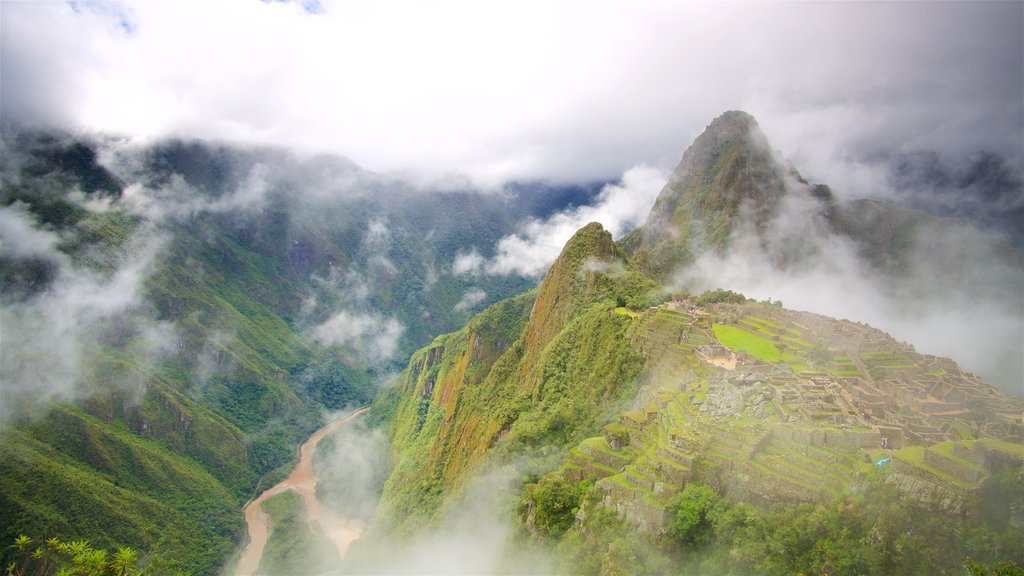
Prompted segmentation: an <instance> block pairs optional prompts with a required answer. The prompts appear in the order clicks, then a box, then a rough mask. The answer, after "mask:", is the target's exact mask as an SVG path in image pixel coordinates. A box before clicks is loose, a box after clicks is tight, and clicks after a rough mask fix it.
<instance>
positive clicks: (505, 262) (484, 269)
mask: <svg viewBox="0 0 1024 576" xmlns="http://www.w3.org/2000/svg"><path fill="white" fill-rule="evenodd" d="M664 185H665V176H664V174H662V172H661V171H659V170H657V169H655V168H652V167H650V166H634V167H633V168H630V169H629V170H627V171H626V172H624V173H623V174H622V178H621V180H620V181H619V182H617V183H613V184H607V185H605V186H604V187H603V188H602V189H601V192H600V193H599V194H598V195H597V197H596V198H595V199H594V201H593V203H592V204H588V205H582V206H573V207H570V208H568V209H566V210H562V211H560V212H557V213H555V214H552V215H551V216H549V217H547V218H545V219H537V218H533V219H529V220H527V221H526V222H523V223H522V224H521V225H520V229H519V231H518V232H516V233H515V234H509V235H507V236H504V237H503V238H501V239H500V240H499V241H498V242H497V244H496V246H495V247H494V252H495V254H494V256H493V257H492V258H490V259H485V258H484V257H483V256H481V255H480V253H479V252H478V251H477V250H476V248H472V249H471V250H469V251H463V252H460V253H459V254H458V255H457V256H456V258H455V260H454V262H453V263H452V269H453V271H454V272H455V273H456V274H481V273H483V274H491V275H508V274H522V275H526V276H539V275H542V274H544V273H545V272H546V271H547V269H548V267H549V266H551V263H552V262H554V261H555V258H557V257H558V255H559V253H561V252H562V248H563V247H565V243H566V242H568V241H569V239H570V238H572V235H573V234H575V233H576V231H577V230H579V229H580V228H582V227H583V226H586V225H587V224H588V223H590V222H600V223H601V224H602V225H603V226H604V228H605V230H607V231H608V232H610V233H611V234H612V236H613V237H615V238H619V237H621V236H622V235H623V234H624V233H626V232H628V231H629V230H632V229H633V228H635V227H637V226H638V225H640V224H642V223H643V221H644V219H645V218H646V217H647V213H648V212H650V210H651V206H653V205H654V200H655V199H656V198H657V196H658V193H659V192H660V191H661V188H662V187H663V186H664Z"/></svg>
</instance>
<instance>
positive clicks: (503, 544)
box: [352, 465, 555, 575]
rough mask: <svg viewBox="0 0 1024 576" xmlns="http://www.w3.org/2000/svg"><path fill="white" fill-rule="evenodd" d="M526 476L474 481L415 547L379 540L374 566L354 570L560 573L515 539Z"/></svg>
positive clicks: (485, 476)
mask: <svg viewBox="0 0 1024 576" xmlns="http://www.w3.org/2000/svg"><path fill="white" fill-rule="evenodd" d="M520 481H521V471H518V470H516V468H515V467H514V466H512V465H506V466H501V467H494V468H492V469H490V470H488V471H486V472H484V473H481V474H479V475H477V476H476V477H474V478H473V479H472V480H470V483H469V486H468V487H467V488H466V489H465V492H464V493H463V494H462V495H461V496H459V497H455V498H453V500H452V501H451V503H450V504H449V506H448V507H447V508H446V509H445V511H444V512H443V515H442V518H441V520H440V521H439V523H438V525H437V526H436V527H434V529H432V530H430V531H429V532H425V533H424V535H422V536H420V537H418V538H416V539H415V540H413V541H401V542H390V541H386V540H385V541H382V540H374V541H373V542H372V545H373V550H374V551H377V552H380V551H386V554H376V555H374V563H373V564H372V565H369V566H366V565H361V564H360V565H355V566H352V568H354V569H355V570H356V571H358V572H369V573H375V574H439V575H440V574H505V573H529V574H551V573H554V572H555V570H554V564H553V562H552V560H551V558H549V557H548V556H547V555H545V554H543V553H542V552H541V551H539V550H536V549H534V548H526V547H524V546H523V543H522V542H518V541H517V540H516V539H515V538H516V536H515V530H516V527H515V526H514V525H513V523H514V522H515V514H514V513H513V510H512V508H513V506H514V505H515V498H516V497H517V496H518V494H519V484H520Z"/></svg>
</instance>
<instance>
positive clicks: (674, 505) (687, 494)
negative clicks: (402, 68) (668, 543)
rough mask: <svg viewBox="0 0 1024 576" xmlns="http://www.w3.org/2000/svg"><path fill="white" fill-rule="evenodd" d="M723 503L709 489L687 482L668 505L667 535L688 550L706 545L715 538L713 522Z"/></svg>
mask: <svg viewBox="0 0 1024 576" xmlns="http://www.w3.org/2000/svg"><path fill="white" fill-rule="evenodd" d="M721 508H722V499H721V497H720V496H719V495H718V494H717V493H715V491H714V490H712V489H711V488H710V487H709V486H708V485H706V484H701V483H699V482H690V483H688V484H687V485H686V487H685V488H683V491H682V492H680V493H678V494H676V495H675V496H673V497H672V499H671V500H669V503H668V533H669V534H670V535H672V537H673V538H675V539H677V540H679V541H680V542H681V543H683V544H685V545H687V546H701V545H704V544H707V543H708V542H709V541H710V540H711V539H712V537H713V536H714V530H713V526H712V519H713V518H714V516H715V515H716V514H717V513H720V509H721Z"/></svg>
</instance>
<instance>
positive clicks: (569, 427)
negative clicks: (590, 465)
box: [375, 224, 656, 533]
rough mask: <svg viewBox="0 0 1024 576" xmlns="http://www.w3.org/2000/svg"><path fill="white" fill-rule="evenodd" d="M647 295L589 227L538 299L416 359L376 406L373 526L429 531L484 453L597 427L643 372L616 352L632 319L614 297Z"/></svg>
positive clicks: (648, 288)
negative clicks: (391, 463)
mask: <svg viewBox="0 0 1024 576" xmlns="http://www.w3.org/2000/svg"><path fill="white" fill-rule="evenodd" d="M655 292H656V285H655V284H654V283H652V282H650V281H648V280H645V279H644V278H643V277H642V276H640V275H639V274H638V273H637V272H636V271H635V270H633V269H632V267H630V266H629V265H628V264H626V263H625V262H624V261H623V260H622V253H621V251H619V250H618V249H617V248H616V247H615V245H614V244H613V243H612V240H611V235H610V234H608V233H607V232H605V231H604V230H603V229H602V228H601V226H600V225H599V224H591V225H589V226H587V227H585V228H583V229H581V230H580V231H579V232H578V233H577V234H576V235H575V236H574V237H573V238H572V239H571V240H570V241H569V243H568V244H567V245H566V247H565V249H564V250H563V251H562V254H561V255H560V256H559V258H558V259H557V260H556V262H555V263H554V264H553V265H552V267H551V269H550V271H549V272H548V274H547V276H546V277H545V279H544V281H543V282H542V283H541V285H540V288H539V289H538V290H537V292H536V294H532V293H530V294H525V295H523V296H519V297H517V298H514V299H512V300H508V301H505V302H502V303H499V304H496V305H495V306H492V307H491V308H489V309H487V310H486V311H484V312H483V313H481V314H480V315H478V316H477V317H476V318H474V319H473V320H472V321H471V322H470V323H469V324H468V325H467V326H466V328H464V329H463V330H461V331H459V332H456V333H453V334H449V335H446V336H442V337H440V338H438V339H437V340H435V341H434V343H433V344H431V345H430V346H428V347H427V348H424V349H422V350H420V351H419V352H417V353H416V354H415V355H414V356H413V358H412V361H411V362H410V364H409V367H408V368H407V369H406V372H405V373H404V374H403V378H402V382H401V384H400V386H398V387H396V389H395V391H394V392H393V393H392V394H391V395H390V396H387V397H385V398H382V399H380V400H378V401H377V402H376V403H375V410H376V411H384V412H390V413H391V419H392V422H393V426H394V443H393V446H394V449H395V451H396V462H395V468H394V471H393V473H392V475H391V477H390V478H389V479H388V482H387V484H386V485H385V488H384V497H383V502H384V506H383V507H382V509H381V512H379V514H378V518H377V519H376V520H375V529H379V530H382V531H388V532H396V533H403V532H409V531H413V530H415V529H417V528H422V527H423V526H424V525H426V524H428V523H429V521H430V520H431V519H432V518H435V517H436V515H437V514H438V512H439V511H440V508H441V506H442V503H443V502H444V499H445V498H446V497H447V496H449V495H451V494H456V493H458V492H459V490H460V489H461V488H462V487H463V486H464V483H465V481H466V480H467V479H468V478H469V477H470V474H471V473H472V472H473V471H474V469H476V467H477V466H478V463H479V462H480V460H481V458H483V457H484V456H485V455H486V454H487V453H488V452H489V451H490V450H492V449H496V450H499V451H506V452H508V451H522V450H525V449H531V450H543V451H546V450H549V449H557V448H559V447H564V446H566V445H567V444H568V443H570V442H572V441H574V440H578V439H579V438H582V437H583V436H584V435H586V434H589V433H590V431H592V430H594V429H595V427H596V426H597V424H598V422H599V421H600V419H601V417H602V416H603V415H604V413H605V412H606V410H607V407H608V406H609V403H613V402H614V401H616V400H617V399H619V398H620V397H622V395H623V394H624V392H625V391H627V390H629V389H631V387H635V385H636V375H637V372H638V370H639V367H640V359H639V357H638V356H637V355H636V354H635V353H633V352H632V351H631V350H630V349H629V348H628V347H627V346H624V345H623V344H624V343H625V342H626V327H627V326H628V324H629V322H630V317H629V316H628V315H626V314H621V313H618V312H616V310H615V306H616V301H617V300H619V301H628V302H638V301H639V302H642V301H645V299H646V298H648V294H649V293H655Z"/></svg>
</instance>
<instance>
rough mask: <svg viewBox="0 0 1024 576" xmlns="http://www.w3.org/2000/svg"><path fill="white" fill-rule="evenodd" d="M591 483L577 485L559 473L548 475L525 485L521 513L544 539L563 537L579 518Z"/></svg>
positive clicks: (520, 507)
mask: <svg viewBox="0 0 1024 576" xmlns="http://www.w3.org/2000/svg"><path fill="white" fill-rule="evenodd" d="M590 488H592V485H590V483H589V482H585V481H584V482H581V483H579V484H578V485H576V484H572V483H570V482H567V481H566V480H565V479H564V478H562V477H561V476H560V475H557V474H551V475H548V476H545V477H544V478H542V479H541V480H540V482H537V483H536V484H529V485H527V486H526V488H525V497H524V499H523V501H522V502H521V503H520V505H519V511H520V516H521V517H523V519H524V520H525V521H526V522H527V523H528V524H530V525H532V527H533V528H534V529H535V530H536V531H537V534H539V535H540V536H542V537H544V538H551V539H557V538H560V537H561V536H562V535H563V534H565V531H566V530H568V529H569V528H570V527H571V526H572V525H573V522H575V521H576V513H577V512H578V511H579V509H580V503H581V501H582V499H583V497H584V496H585V495H586V493H587V492H588V491H589V489H590Z"/></svg>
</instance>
